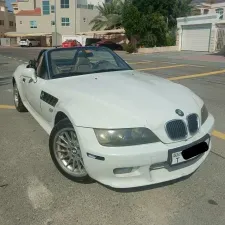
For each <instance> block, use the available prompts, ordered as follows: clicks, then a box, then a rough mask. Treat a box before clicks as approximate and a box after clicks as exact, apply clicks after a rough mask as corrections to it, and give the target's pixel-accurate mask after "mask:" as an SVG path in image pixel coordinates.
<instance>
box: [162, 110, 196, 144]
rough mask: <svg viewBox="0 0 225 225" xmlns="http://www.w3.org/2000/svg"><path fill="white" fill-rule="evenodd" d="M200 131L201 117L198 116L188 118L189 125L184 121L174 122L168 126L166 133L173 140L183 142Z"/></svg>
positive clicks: (193, 115)
mask: <svg viewBox="0 0 225 225" xmlns="http://www.w3.org/2000/svg"><path fill="white" fill-rule="evenodd" d="M198 130H199V117H198V115H197V114H190V115H188V116H187V125H186V124H185V122H184V121H183V120H172V121H169V122H168V123H167V124H166V132H167V135H168V137H169V138H170V139H171V140H174V141H176V140H182V139H185V138H186V137H187V136H188V132H189V133H190V135H194V134H196V133H197V132H198Z"/></svg>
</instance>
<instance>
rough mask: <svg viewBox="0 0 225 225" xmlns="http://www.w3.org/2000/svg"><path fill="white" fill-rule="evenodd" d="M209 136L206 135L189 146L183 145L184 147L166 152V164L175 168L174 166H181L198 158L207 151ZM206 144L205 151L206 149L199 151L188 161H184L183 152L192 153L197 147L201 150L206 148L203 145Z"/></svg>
mask: <svg viewBox="0 0 225 225" xmlns="http://www.w3.org/2000/svg"><path fill="white" fill-rule="evenodd" d="M210 141H211V139H210V135H209V134H207V135H205V136H204V137H202V138H200V139H199V140H197V141H195V142H193V143H191V144H189V145H185V146H181V147H178V148H175V149H169V151H168V163H169V165H170V166H176V165H180V164H183V163H185V162H189V161H191V160H193V159H195V158H197V157H200V156H201V155H202V154H203V153H205V152H207V151H208V150H209V145H210ZM204 143H206V144H207V147H208V148H207V150H206V149H202V150H201V151H200V150H199V154H197V155H195V156H193V157H191V158H189V159H185V158H184V157H183V155H184V153H185V151H186V154H189V153H191V152H192V151H194V149H195V148H197V147H201V148H206V146H205V144H204ZM182 153H183V154H182Z"/></svg>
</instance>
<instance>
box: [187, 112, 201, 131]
mask: <svg viewBox="0 0 225 225" xmlns="http://www.w3.org/2000/svg"><path fill="white" fill-rule="evenodd" d="M187 122H188V130H189V133H190V134H191V135H194V134H195V133H197V131H198V129H199V117H198V115H197V114H191V115H189V116H188V117H187Z"/></svg>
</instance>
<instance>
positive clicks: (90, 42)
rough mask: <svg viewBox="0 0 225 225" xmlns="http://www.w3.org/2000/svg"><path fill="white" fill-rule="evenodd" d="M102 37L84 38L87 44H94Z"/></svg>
mask: <svg viewBox="0 0 225 225" xmlns="http://www.w3.org/2000/svg"><path fill="white" fill-rule="evenodd" d="M101 40H102V39H100V38H84V43H85V46H93V45H94V44H95V43H97V42H99V41H101Z"/></svg>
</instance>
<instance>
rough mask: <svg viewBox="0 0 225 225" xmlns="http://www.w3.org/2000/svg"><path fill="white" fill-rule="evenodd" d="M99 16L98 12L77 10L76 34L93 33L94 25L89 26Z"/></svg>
mask: <svg viewBox="0 0 225 225" xmlns="http://www.w3.org/2000/svg"><path fill="white" fill-rule="evenodd" d="M97 15H98V10H90V9H77V17H76V18H77V23H76V25H77V27H76V33H78V32H87V31H91V29H92V25H89V23H90V22H91V20H92V19H93V18H94V17H95V16H97Z"/></svg>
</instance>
